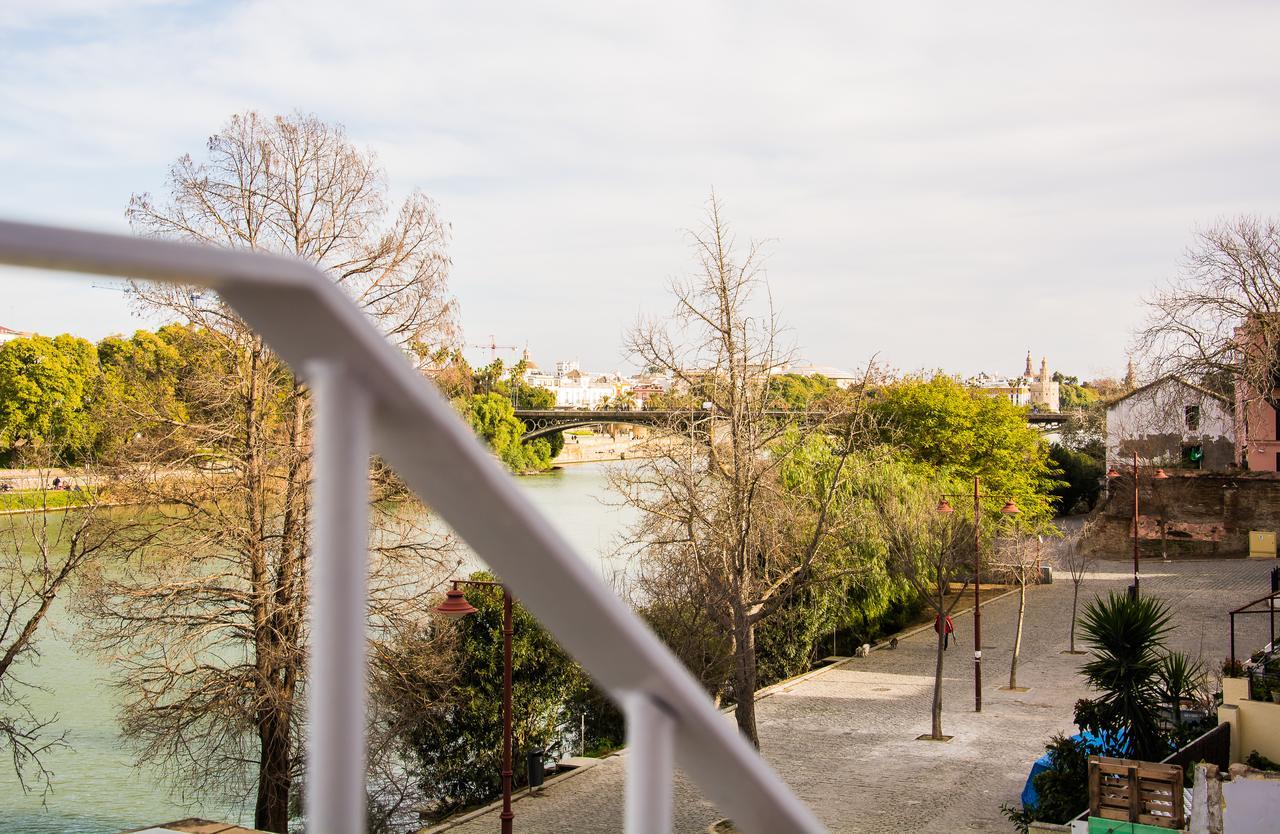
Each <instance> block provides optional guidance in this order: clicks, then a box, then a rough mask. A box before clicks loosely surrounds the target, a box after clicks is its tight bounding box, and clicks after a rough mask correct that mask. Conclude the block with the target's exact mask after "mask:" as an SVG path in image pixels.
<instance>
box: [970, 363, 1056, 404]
mask: <svg viewBox="0 0 1280 834" xmlns="http://www.w3.org/2000/svg"><path fill="white" fill-rule="evenodd" d="M965 384H966V385H968V386H969V387H971V388H976V389H978V391H980V392H981V393H983V394H987V395H988V396H992V397H1001V398H1003V399H1006V400H1008V401H1009V402H1011V403H1013V404H1014V405H1016V406H1021V407H1026V408H1031V409H1032V410H1033V411H1043V412H1051V413H1055V414H1056V413H1057V412H1058V411H1059V410H1060V409H1061V407H1062V399H1061V386H1060V385H1059V384H1058V383H1057V382H1056V381H1054V379H1053V377H1052V375H1050V373H1049V360H1048V358H1047V357H1044V358H1041V360H1040V373H1038V374H1037V373H1035V372H1034V371H1033V370H1032V368H1031V351H1027V363H1026V367H1025V368H1024V369H1023V371H1022V375H1021V376H1012V377H996V376H991V375H990V374H985V373H981V374H978V375H977V376H975V377H972V378H971V379H967V380H965Z"/></svg>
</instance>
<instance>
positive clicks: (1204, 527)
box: [1085, 469, 1280, 558]
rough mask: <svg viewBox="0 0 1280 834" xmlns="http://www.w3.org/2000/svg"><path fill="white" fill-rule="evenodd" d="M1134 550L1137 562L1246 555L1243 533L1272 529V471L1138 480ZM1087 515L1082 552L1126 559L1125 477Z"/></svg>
mask: <svg viewBox="0 0 1280 834" xmlns="http://www.w3.org/2000/svg"><path fill="white" fill-rule="evenodd" d="M1139 480H1140V486H1139V495H1138V498H1139V516H1138V550H1139V553H1140V554H1141V556H1142V557H1144V558H1146V557H1155V558H1159V557H1160V556H1161V555H1162V554H1167V555H1168V556H1169V557H1170V558H1179V557H1183V558H1203V557H1211V556H1222V557H1243V556H1248V555H1249V531H1251V530H1270V531H1275V530H1280V475H1277V474H1276V473H1274V472H1235V473H1227V472H1194V471H1186V470H1171V471H1170V472H1169V477H1168V479H1166V480H1161V481H1154V480H1152V479H1151V470H1149V469H1144V470H1143V471H1142V474H1141V476H1140V479H1139ZM1108 492H1109V494H1108V495H1107V497H1106V498H1104V499H1103V501H1102V503H1101V504H1100V506H1099V509H1098V510H1096V511H1095V513H1094V520H1095V523H1094V524H1092V525H1091V527H1090V530H1089V535H1088V538H1087V540H1086V542H1085V546H1086V547H1087V548H1088V550H1089V551H1090V552H1092V553H1094V554H1095V555H1098V556H1104V557H1112V558H1127V557H1128V556H1129V555H1130V554H1132V553H1133V478H1132V475H1131V474H1130V473H1122V475H1121V477H1119V478H1116V479H1114V480H1113V481H1112V482H1111V484H1110V488H1109V490H1108Z"/></svg>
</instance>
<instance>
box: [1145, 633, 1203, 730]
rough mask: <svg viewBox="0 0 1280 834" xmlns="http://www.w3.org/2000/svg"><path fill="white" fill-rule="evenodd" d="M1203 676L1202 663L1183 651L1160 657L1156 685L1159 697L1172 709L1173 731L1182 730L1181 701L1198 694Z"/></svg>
mask: <svg viewBox="0 0 1280 834" xmlns="http://www.w3.org/2000/svg"><path fill="white" fill-rule="evenodd" d="M1204 676H1205V669H1204V664H1203V663H1201V662H1200V661H1199V660H1196V659H1194V658H1192V657H1190V656H1188V655H1186V654H1184V653H1183V652H1169V653H1168V654H1165V655H1164V656H1162V657H1161V658H1160V666H1159V668H1158V669H1156V677H1157V686H1158V688H1159V691H1160V697H1161V699H1163V700H1164V702H1165V703H1166V704H1168V705H1169V708H1170V709H1171V710H1172V711H1173V727H1174V732H1175V733H1181V732H1182V702H1183V701H1188V700H1191V699H1192V698H1195V697H1196V696H1197V695H1198V694H1200V687H1201V685H1202V684H1203V683H1204Z"/></svg>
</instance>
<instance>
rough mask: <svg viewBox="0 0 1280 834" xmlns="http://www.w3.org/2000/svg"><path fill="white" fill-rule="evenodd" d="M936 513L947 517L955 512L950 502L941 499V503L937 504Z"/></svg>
mask: <svg viewBox="0 0 1280 834" xmlns="http://www.w3.org/2000/svg"><path fill="white" fill-rule="evenodd" d="M938 512H940V513H943V514H944V515H949V514H951V513H954V512H955V510H954V509H952V507H951V502H950V501H948V500H947V499H945V498H943V499H942V500H941V501H939V502H938Z"/></svg>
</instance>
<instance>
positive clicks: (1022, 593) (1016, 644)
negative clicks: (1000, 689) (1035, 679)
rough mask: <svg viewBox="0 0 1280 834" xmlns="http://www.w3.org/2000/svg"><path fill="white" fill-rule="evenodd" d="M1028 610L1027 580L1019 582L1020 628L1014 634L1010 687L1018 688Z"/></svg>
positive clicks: (1010, 664)
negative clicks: (1019, 665)
mask: <svg viewBox="0 0 1280 834" xmlns="http://www.w3.org/2000/svg"><path fill="white" fill-rule="evenodd" d="M1026 610H1027V580H1026V577H1023V579H1022V581H1021V582H1019V583H1018V628H1017V630H1016V631H1015V632H1014V635H1013V659H1012V660H1011V661H1010V662H1009V688H1010V689H1017V688H1018V653H1019V652H1020V651H1022V615H1023V613H1024V612H1026Z"/></svg>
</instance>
